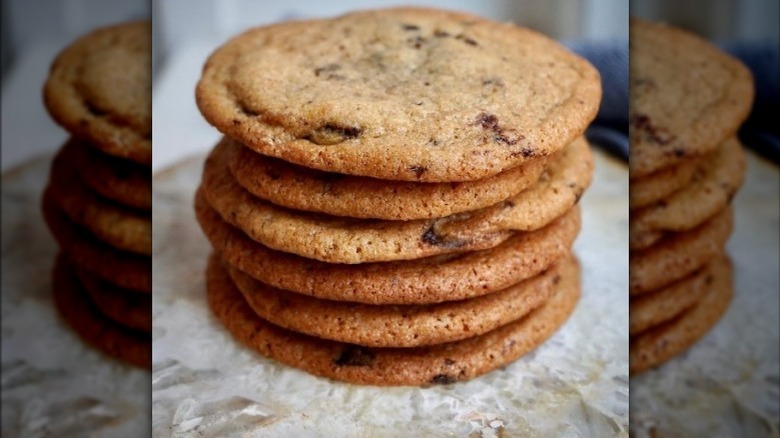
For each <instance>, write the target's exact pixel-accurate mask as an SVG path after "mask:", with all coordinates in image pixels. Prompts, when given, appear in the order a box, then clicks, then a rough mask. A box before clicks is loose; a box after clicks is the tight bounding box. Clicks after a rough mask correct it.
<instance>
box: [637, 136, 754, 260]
mask: <svg viewBox="0 0 780 438" xmlns="http://www.w3.org/2000/svg"><path fill="white" fill-rule="evenodd" d="M745 165H746V164H745V153H744V152H743V151H742V146H741V145H740V143H739V141H737V139H736V138H731V139H729V140H727V141H725V142H723V144H722V145H721V146H720V147H719V148H718V150H717V151H716V153H715V154H714V155H713V156H712V157H711V158H710V159H709V160H707V161H705V162H704V163H702V166H701V169H700V170H699V171H698V172H697V173H696V174H695V175H694V177H693V180H692V181H691V183H690V184H688V185H687V186H686V187H684V188H683V189H681V190H679V191H678V192H676V193H674V194H673V195H672V196H670V197H669V198H666V199H663V200H661V201H658V202H656V203H655V204H653V205H650V206H647V207H645V208H642V209H641V210H634V211H632V212H631V215H630V216H631V224H630V228H629V235H630V242H631V245H632V247H634V246H635V244H634V240H635V239H640V240H641V239H643V235H644V234H647V233H655V232H658V231H675V232H681V231H687V230H690V229H691V228H694V227H696V226H698V225H700V224H701V223H703V222H705V221H706V220H707V219H709V218H711V217H713V216H714V215H716V214H717V213H718V212H719V211H721V210H723V208H724V207H726V205H728V204H729V202H730V201H731V198H732V197H733V196H734V194H735V193H736V191H737V189H738V188H739V186H740V185H742V181H743V179H744V177H745Z"/></svg>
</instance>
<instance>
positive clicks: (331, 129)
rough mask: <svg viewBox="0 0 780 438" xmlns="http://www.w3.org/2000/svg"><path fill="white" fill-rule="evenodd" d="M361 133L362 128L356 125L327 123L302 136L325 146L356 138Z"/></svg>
mask: <svg viewBox="0 0 780 438" xmlns="http://www.w3.org/2000/svg"><path fill="white" fill-rule="evenodd" d="M362 133H363V130H362V129H360V128H358V127H356V126H343V125H339V124H336V123H327V124H325V125H323V126H321V127H320V128H318V129H317V130H315V131H314V132H312V133H310V134H309V135H307V136H306V137H304V138H306V139H307V140H309V141H311V142H314V143H316V144H318V145H325V146H327V145H333V144H338V143H341V142H343V141H346V140H349V139H353V138H357V137H359V136H360V135H361V134H362Z"/></svg>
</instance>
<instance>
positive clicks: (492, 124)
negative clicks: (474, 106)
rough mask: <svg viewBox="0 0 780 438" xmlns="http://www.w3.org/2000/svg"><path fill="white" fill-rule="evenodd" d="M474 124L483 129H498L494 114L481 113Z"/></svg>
mask: <svg viewBox="0 0 780 438" xmlns="http://www.w3.org/2000/svg"><path fill="white" fill-rule="evenodd" d="M476 123H477V124H478V125H480V126H482V127H483V128H485V129H494V128H496V127H498V117H496V115H495V114H489V113H485V112H482V113H479V115H478V116H477V122H476Z"/></svg>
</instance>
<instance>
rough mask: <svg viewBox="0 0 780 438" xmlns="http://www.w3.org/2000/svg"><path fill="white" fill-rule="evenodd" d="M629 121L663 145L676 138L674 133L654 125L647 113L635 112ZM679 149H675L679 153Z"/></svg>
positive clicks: (652, 139) (649, 138) (654, 141)
mask: <svg viewBox="0 0 780 438" xmlns="http://www.w3.org/2000/svg"><path fill="white" fill-rule="evenodd" d="M629 123H630V124H631V125H632V126H633V127H634V128H636V129H639V130H640V131H642V132H644V133H645V135H646V136H647V138H648V140H650V141H652V142H653V143H656V144H658V145H661V146H665V145H667V144H669V143H671V142H672V141H674V139H675V138H676V137H675V136H674V135H672V134H670V133H668V132H666V131H665V130H663V129H661V128H658V127H656V126H655V125H653V122H652V120H651V119H650V117H649V116H648V115H646V114H635V115H633V116H631V117H630V118H629ZM678 150H681V149H677V150H675V151H674V153H675V154H677V151H678Z"/></svg>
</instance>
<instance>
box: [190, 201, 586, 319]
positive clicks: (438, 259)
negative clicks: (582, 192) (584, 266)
mask: <svg viewBox="0 0 780 438" xmlns="http://www.w3.org/2000/svg"><path fill="white" fill-rule="evenodd" d="M195 212H196V217H197V219H198V222H199V223H200V226H201V228H202V229H203V232H204V234H205V235H206V237H207V238H208V239H209V241H210V243H211V244H212V245H213V246H214V248H215V249H216V250H217V251H218V252H220V253H221V254H222V257H223V258H224V259H225V260H226V261H227V262H228V263H229V264H231V265H233V266H235V267H237V268H239V269H240V270H242V271H243V272H245V273H247V274H249V275H250V276H252V277H254V278H256V279H257V280H259V281H261V282H263V283H265V284H268V285H270V286H273V287H276V288H279V289H284V290H290V291H294V292H298V293H301V294H305V295H310V296H313V297H316V298H322V299H328V300H336V301H350V302H358V303H365V304H399V305H403V304H431V303H439V302H443V301H453V300H460V299H466V298H473V297H477V296H482V295H485V294H488V293H491V292H495V291H498V290H501V289H505V288H507V287H510V286H511V285H513V284H516V283H519V282H520V281H523V280H525V279H528V278H531V277H534V276H536V275H538V274H540V273H541V272H543V271H545V270H546V269H548V268H550V267H551V266H552V265H553V264H554V263H556V262H557V261H559V260H561V259H563V258H564V257H566V256H567V255H568V254H569V252H570V249H571V245H572V242H573V241H574V239H575V238H576V236H577V233H578V232H579V230H580V210H579V207H575V208H573V209H572V210H571V211H570V212H568V213H567V214H565V215H564V216H562V217H561V218H559V219H557V220H555V221H554V222H553V223H551V224H550V225H548V226H546V227H544V228H542V229H541V230H538V231H534V232H531V233H517V234H515V235H514V236H512V237H511V238H509V239H507V241H505V242H504V243H502V244H501V245H499V246H497V247H495V248H492V249H489V250H484V251H477V252H468V253H459V254H448V255H443V256H434V257H427V258H424V259H418V260H410V261H400V262H384V263H366V264H361V265H345V264H334V263H324V262H320V261H317V260H312V259H307V258H303V257H300V256H297V255H294V254H288V253H284V252H280V251H274V250H272V249H270V248H267V247H265V246H263V245H261V244H259V243H257V242H255V241H253V240H252V239H250V238H249V237H247V236H246V235H245V234H244V233H242V232H241V231H239V230H237V229H235V228H233V227H231V226H229V225H228V224H227V223H225V222H224V221H223V220H222V219H221V218H220V216H219V215H218V214H217V213H216V212H214V211H213V210H212V209H211V208H210V207H209V206H208V205H207V204H206V203H205V202H204V201H202V200H196V205H195Z"/></svg>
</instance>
